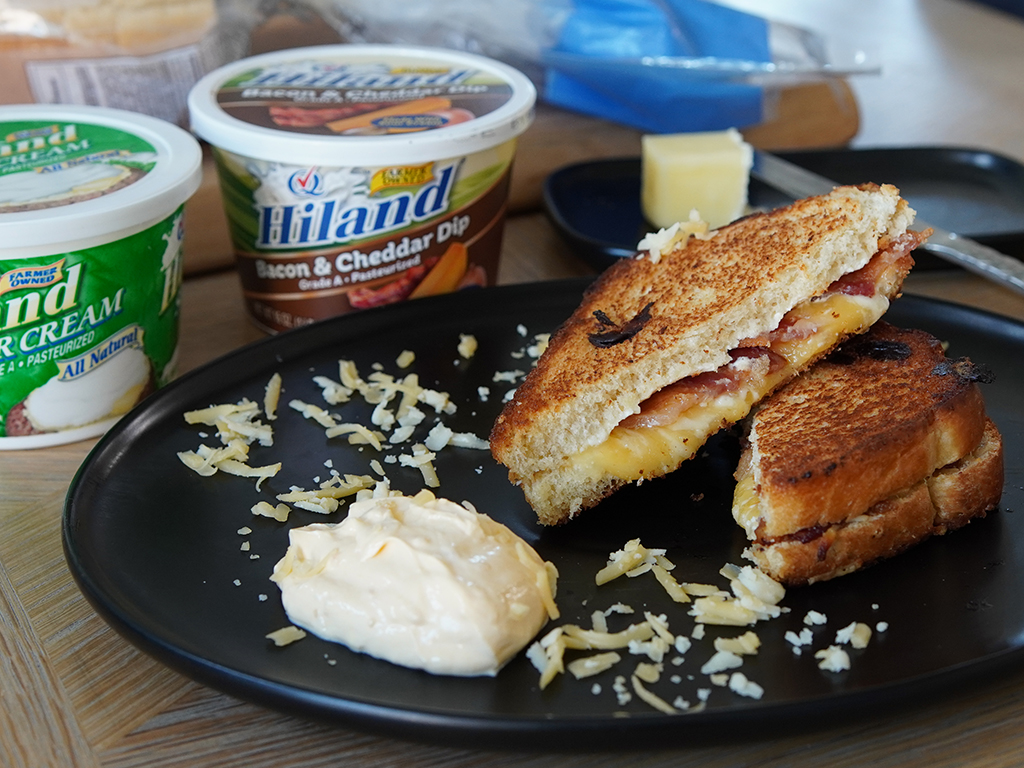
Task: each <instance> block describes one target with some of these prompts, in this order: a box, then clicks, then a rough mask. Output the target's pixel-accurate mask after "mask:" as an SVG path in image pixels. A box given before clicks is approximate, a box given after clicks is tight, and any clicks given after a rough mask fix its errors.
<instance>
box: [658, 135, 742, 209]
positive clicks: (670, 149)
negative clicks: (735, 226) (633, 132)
mask: <svg viewBox="0 0 1024 768" xmlns="http://www.w3.org/2000/svg"><path fill="white" fill-rule="evenodd" d="M642 150H643V159H642V170H641V176H642V191H641V203H642V205H643V211H644V216H646V217H647V220H648V221H649V222H651V223H652V224H653V225H654V226H656V227H660V228H664V227H669V226H671V225H672V224H674V223H675V222H677V221H687V220H688V219H689V218H690V211H691V210H693V209H696V210H697V211H698V213H699V214H700V218H701V219H703V220H704V221H706V222H707V223H708V226H710V227H711V228H712V229H716V228H718V227H721V226H722V225H724V224H728V223H729V222H730V221H733V220H734V219H737V218H739V217H740V216H742V215H743V214H744V211H745V209H746V205H747V182H748V180H749V178H750V166H751V164H752V163H753V159H754V152H753V149H752V148H751V147H750V145H749V144H747V143H746V142H744V141H743V137H742V136H740V133H739V131H737V130H736V129H735V128H730V129H729V130H727V131H709V132H705V133H675V134H664V135H649V136H644V137H643V139H642Z"/></svg>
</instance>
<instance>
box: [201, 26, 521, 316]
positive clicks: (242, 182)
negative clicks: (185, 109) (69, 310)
mask: <svg viewBox="0 0 1024 768" xmlns="http://www.w3.org/2000/svg"><path fill="white" fill-rule="evenodd" d="M535 100H536V91H535V89H534V87H533V85H532V84H531V83H530V81H529V80H528V79H527V78H526V76H525V75H523V74H522V73H520V72H518V71H516V70H514V69H512V68H511V67H508V66H505V65H504V64H501V63H498V62H496V61H492V60H490V59H486V58H483V57H480V56H475V55H471V54H464V53H459V52H455V51H449V50H437V49H431V48H408V47H398V46H371V45H366V46H361V45H333V46H318V47H311V48H297V49H291V50H285V51H277V52H274V53H269V54H264V55H261V56H254V57H252V58H248V59H243V60H241V61H238V62H235V63H233V64H230V65H228V66H225V67H222V68H220V69H218V70H215V71H214V72H212V73H210V74H209V75H207V76H206V77H204V78H203V79H202V80H200V81H199V82H198V83H197V84H196V85H195V87H194V88H193V89H192V92H191V93H190V95H189V100H188V104H189V114H190V119H191V124H192V129H193V131H194V132H195V133H196V135H198V136H199V137H200V138H202V139H205V140H206V141H208V142H209V143H210V144H211V145H212V146H213V147H214V155H215V157H216V160H217V168H218V172H219V174H220V183H221V191H222V194H223V199H224V205H225V210H226V212H227V217H228V221H229V226H230V229H231V237H232V241H233V244H234V249H235V253H236V255H237V263H238V271H239V275H240V278H241V283H242V291H243V294H244V296H245V301H246V305H247V307H248V309H249V312H250V314H251V316H252V319H253V320H254V322H255V323H256V324H257V325H259V326H260V327H262V328H264V329H265V330H269V331H281V330H285V329H288V328H293V327H296V326H301V325H305V324H308V323H311V322H314V321H315V320H319V319H322V318H327V317H332V316H334V315H339V314H343V313H346V312H349V311H351V310H354V309H364V308H368V307H375V306H381V305H385V304H390V303H393V302H397V301H402V300H405V299H410V298H418V297H420V296H428V295H433V294H439V293H447V292H450V291H455V290H459V289H462V288H467V287H471V286H483V285H489V284H493V283H494V282H495V280H496V277H497V268H498V255H499V251H500V249H501V238H502V232H503V229H504V222H505V208H506V199H507V195H508V185H509V175H510V171H511V166H512V159H513V156H514V154H515V144H516V137H517V136H518V135H519V134H521V133H522V132H523V131H524V130H526V128H527V127H528V126H529V124H530V122H531V120H532V118H533V106H534V102H535Z"/></svg>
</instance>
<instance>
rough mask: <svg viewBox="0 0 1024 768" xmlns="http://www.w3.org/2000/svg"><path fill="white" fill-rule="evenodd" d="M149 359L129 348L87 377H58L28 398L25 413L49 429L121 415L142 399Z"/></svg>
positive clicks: (75, 425) (36, 423)
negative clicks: (66, 379) (140, 396)
mask: <svg viewBox="0 0 1024 768" xmlns="http://www.w3.org/2000/svg"><path fill="white" fill-rule="evenodd" d="M149 370H150V368H149V358H148V357H146V353H145V352H143V351H142V350H141V349H139V348H137V347H129V348H127V349H124V350H122V351H120V352H118V353H117V354H116V355H114V356H113V357H111V358H110V359H108V360H106V361H105V362H104V363H103V364H102V365H97V366H96V367H95V368H93V369H92V370H91V371H89V372H88V373H87V374H85V375H84V376H80V377H78V378H76V379H71V380H70V381H61V380H60V379H58V378H57V377H56V376H55V377H53V378H52V379H50V380H49V381H48V382H46V383H45V384H43V386H41V387H39V388H37V389H34V390H32V392H31V393H30V394H29V396H28V397H27V398H25V413H26V415H27V416H28V418H29V420H30V421H31V422H32V424H33V425H34V426H35V427H36V429H39V430H42V431H44V432H49V431H53V430H59V429H71V428H72V427H81V426H84V425H86V424H91V423H93V422H94V421H99V420H100V419H104V418H107V417H111V416H120V415H121V414H124V413H127V412H128V410H129V409H130V408H131V407H132V406H133V405H135V403H137V402H138V401H139V395H141V394H142V390H143V389H145V387H146V385H147V384H148V383H149Z"/></svg>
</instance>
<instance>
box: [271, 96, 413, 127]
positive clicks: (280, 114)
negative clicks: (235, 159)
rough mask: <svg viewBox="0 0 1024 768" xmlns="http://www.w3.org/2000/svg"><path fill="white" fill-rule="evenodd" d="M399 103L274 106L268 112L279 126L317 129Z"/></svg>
mask: <svg viewBox="0 0 1024 768" xmlns="http://www.w3.org/2000/svg"><path fill="white" fill-rule="evenodd" d="M397 103H398V102H396V101H386V102H384V103H380V102H376V103H369V104H358V103H357V104H345V105H343V106H337V107H324V108H322V109H315V108H310V107H296V106H273V107H270V109H269V110H268V111H269V113H270V119H271V120H273V121H274V123H276V124H277V125H280V126H284V127H288V128H317V127H319V126H321V125H326V124H327V123H329V122H331V121H332V120H343V119H344V118H347V117H355V116H356V115H361V114H363V113H365V112H372V111H374V110H376V109H381V108H382V107H390V106H393V105H395V104H397Z"/></svg>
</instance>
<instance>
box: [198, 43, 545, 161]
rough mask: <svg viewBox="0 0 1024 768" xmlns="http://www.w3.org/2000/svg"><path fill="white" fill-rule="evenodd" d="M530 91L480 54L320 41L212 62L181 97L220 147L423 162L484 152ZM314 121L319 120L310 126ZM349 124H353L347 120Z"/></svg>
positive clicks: (521, 114)
mask: <svg viewBox="0 0 1024 768" xmlns="http://www.w3.org/2000/svg"><path fill="white" fill-rule="evenodd" d="M536 98H537V92H536V89H535V88H534V87H533V84H532V83H531V82H530V80H529V79H528V78H527V77H526V76H525V75H524V74H522V73H521V72H519V71H518V70H516V69H513V68H512V67H509V66H507V65H505V64H502V63H500V62H497V61H494V60H492V59H488V58H484V57H482V56H476V55H474V54H469V53H462V52H458V51H451V50H447V49H436V48H419V47H406V46H393V45H325V46H314V47H309V48H293V49H289V50H284V51H275V52H273V53H267V54H262V55H260V56H253V57H250V58H248V59H242V60H240V61H236V62H234V63H232V64H228V65H226V66H224V67H221V68H220V69H217V70H215V71H213V72H211V73H210V74H208V75H207V76H206V77H204V78H203V79H202V80H200V81H199V82H198V83H196V84H195V86H193V88H192V91H191V92H190V93H189V98H188V106H189V115H190V119H191V124H192V130H193V131H194V132H195V133H196V135H198V136H199V137H200V138H202V139H205V140H206V141H208V142H210V143H211V144H212V145H214V146H215V147H219V148H221V149H224V150H227V151H228V152H232V153H235V154H238V155H242V156H245V157H250V158H255V159H257V160H267V161H276V162H282V163H288V164H292V165H329V166H335V167H352V166H375V165H389V164H397V165H401V164H411V163H426V162H430V161H433V160H439V159H442V158H446V157H458V156H462V155H468V154H471V153H473V152H478V151H481V150H485V149H489V148H491V147H494V146H497V145H499V144H502V143H504V142H506V141H508V140H509V139H512V138H515V137H516V136H518V135H519V134H520V133H522V132H523V131H525V130H526V128H527V127H528V126H529V124H530V122H531V121H532V119H533V106H534V102H535V101H536ZM445 102H448V104H447V105H446V104H445ZM466 105H471V106H476V105H479V108H477V109H473V110H466V109H465V106H466ZM453 108H454V109H453ZM295 118H297V119H295ZM310 118H313V120H312V121H311V120H310ZM318 118H322V119H323V122H321V123H319V124H312V125H311V124H310V123H311V122H313V123H316V122H317V119H318ZM353 123H357V124H358V123H361V124H360V125H358V126H357V127H356V128H354V129H350V128H347V126H351V125H353ZM386 131H388V132H386ZM403 131H404V132H403Z"/></svg>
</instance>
